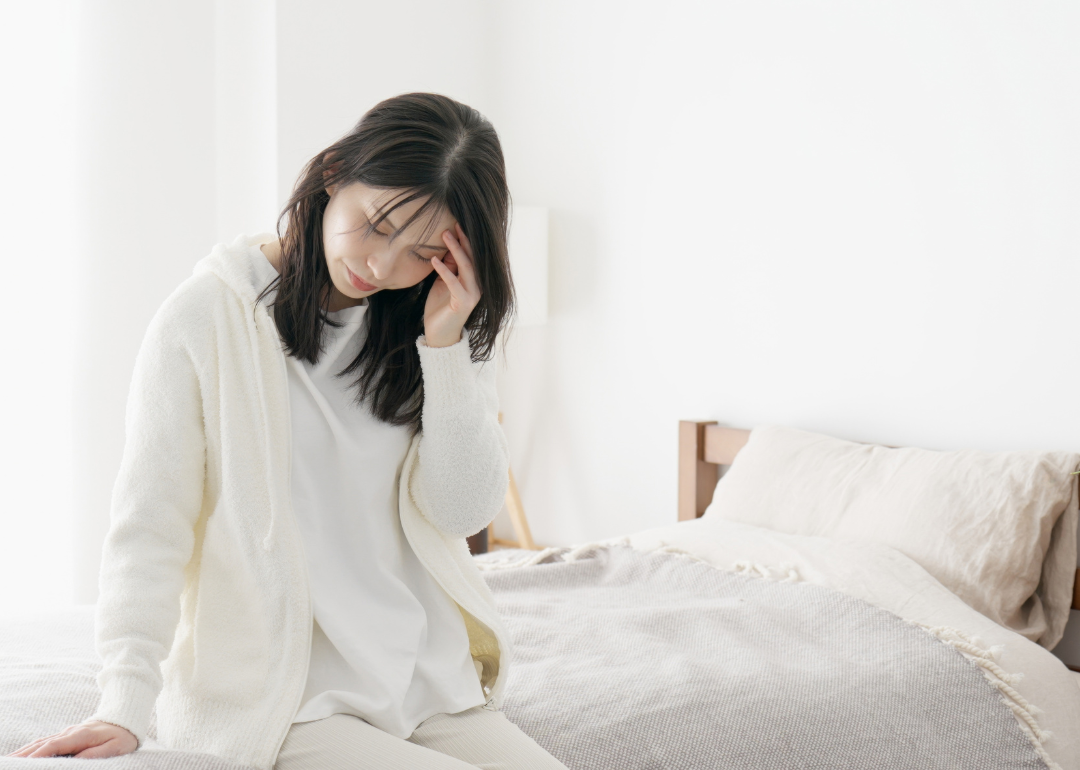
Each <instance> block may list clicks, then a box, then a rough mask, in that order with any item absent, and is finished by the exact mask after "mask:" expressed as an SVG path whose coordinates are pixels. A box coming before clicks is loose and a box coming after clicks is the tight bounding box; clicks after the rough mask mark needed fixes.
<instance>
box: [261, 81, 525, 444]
mask: <svg viewBox="0 0 1080 770" xmlns="http://www.w3.org/2000/svg"><path fill="white" fill-rule="evenodd" d="M352 182H361V183H363V184H365V185H368V186H369V187H377V188H385V189H392V190H397V191H401V192H402V193H403V194H401V195H398V196H397V197H396V198H395V199H394V200H392V201H390V202H389V203H388V204H387V205H385V206H384V207H383V208H382V210H381V211H379V213H378V215H377V217H376V218H375V220H374V221H372V222H371V229H374V228H376V227H378V226H379V225H380V224H381V223H382V221H383V220H384V219H385V218H386V216H387V215H388V214H390V213H391V212H393V211H394V210H395V209H396V208H397V207H399V206H401V205H403V204H405V203H408V202H410V201H413V200H417V199H420V198H424V197H426V198H427V200H426V201H424V203H423V205H422V206H420V208H419V209H418V210H417V211H416V212H415V213H414V214H413V215H412V216H411V217H409V219H408V220H407V221H405V222H404V223H402V225H401V229H402V230H404V229H405V228H406V227H408V226H409V225H410V224H412V222H413V221H415V220H416V219H417V218H418V217H420V216H422V215H424V214H425V213H427V214H429V216H430V220H429V224H428V227H430V226H431V225H432V224H434V223H435V222H436V220H437V219H438V212H440V211H442V210H447V211H449V212H450V214H451V216H453V217H454V219H456V220H457V221H458V223H459V224H460V225H461V229H462V230H463V231H464V232H465V235H466V236H467V237H468V239H469V242H470V244H471V245H472V251H473V263H474V266H475V269H476V277H477V281H478V282H479V284H480V290H481V292H482V294H481V296H480V301H479V303H478V304H477V306H476V307H475V308H474V309H473V311H472V313H471V314H470V315H469V318H468V320H467V321H466V322H465V329H466V331H467V333H468V336H469V341H468V345H469V348H470V350H471V357H472V360H473V361H481V360H489V359H491V357H492V356H493V354H494V350H495V340H496V337H497V335H498V333H499V330H500V329H501V328H502V326H503V324H504V322H507V321H508V320H509V318H510V316H511V314H512V313H513V311H514V306H515V298H514V284H513V280H512V279H511V276H510V263H509V259H508V257H507V252H506V238H507V227H508V216H509V208H510V192H509V189H508V187H507V184H506V169H505V165H504V162H503V155H502V147H501V145H500V144H499V138H498V136H497V135H496V133H495V129H494V128H493V127H492V125H491V123H489V122H488V120H487V119H486V118H485V117H484V116H483V115H481V114H480V113H479V112H477V111H476V110H474V109H473V108H472V107H468V106H466V105H464V104H461V103H460V102H457V101H454V100H453V99H451V98H449V97H446V96H442V95H439V94H427V93H412V94H403V95H401V96H395V97H393V98H391V99H387V100H385V101H382V102H380V103H379V104H377V105H375V106H374V107H372V108H371V109H370V110H369V111H368V112H367V113H366V114H365V115H364V116H363V117H362V118H361V119H360V122H359V123H357V124H356V126H355V127H354V128H353V130H352V131H350V132H349V133H348V134H346V135H345V136H343V137H342V138H341V139H339V140H338V141H337V142H335V143H334V144H332V145H331V146H330V147H327V148H326V149H325V150H323V151H322V152H320V153H319V154H318V155H316V156H315V157H314V158H312V159H311V160H310V161H309V162H308V164H307V165H306V166H305V167H304V170H303V171H302V172H301V174H300V178H299V181H298V182H297V184H296V187H295V188H294V190H293V193H292V197H291V198H290V199H289V202H288V203H287V204H286V206H285V208H284V209H283V210H282V212H281V216H280V217H279V218H278V222H277V232H278V237H279V238H280V240H281V270H280V275H279V276H278V277H277V278H276V279H275V280H274V281H273V282H272V283H271V284H270V285H269V286H267V287H266V288H265V289H264V290H263V292H262V293H261V294H260V295H259V297H258V300H262V299H263V298H264V296H266V295H267V294H268V293H269V292H270V291H271V290H272V289H273V288H274V287H275V286H276V287H277V296H276V297H275V299H274V302H273V308H274V322H275V323H276V324H277V328H278V332H279V333H280V335H281V339H282V341H283V342H284V345H285V351H286V353H287V354H288V355H291V356H294V357H296V358H300V359H304V360H307V361H309V362H311V363H313V364H314V363H316V362H317V361H318V358H319V355H320V353H321V352H322V349H321V344H320V340H321V338H322V332H323V326H324V324H327V323H329V324H330V325H331V326H340V325H341V324H339V323H336V322H335V321H333V320H332V319H329V318H327V317H326V312H327V308H328V307H329V302H330V295H331V291H330V290H331V284H332V281H331V278H330V273H329V270H328V269H327V266H326V257H325V254H324V251H323V234H322V224H323V212H324V211H325V209H326V204H327V203H328V202H329V200H330V196H329V194H328V193H327V192H326V188H327V187H329V186H332V185H335V184H338V185H346V184H350V183H352ZM431 215H434V216H431ZM283 220H284V221H286V226H285V233H284V235H282V233H281V228H282V221H283ZM423 237H427V233H425V234H424V236H423ZM437 278H438V274H437V273H435V272H432V273H431V274H430V275H428V276H427V277H426V278H424V280H423V281H421V282H420V283H418V284H416V285H415V286H412V287H410V288H407V289H393V290H391V289H384V290H382V291H379V292H376V293H375V294H372V295H371V296H369V297H368V303H369V307H368V309H367V312H366V323H367V324H368V328H367V336H366V339H365V341H364V345H363V347H362V348H361V350H360V353H359V354H358V355H357V356H356V358H355V359H354V360H353V361H352V363H351V364H350V365H349V366H348V367H346V368H345V369H344V370H342V371H341V372H340V373H339V375H346V374H350V373H353V372H357V373H358V375H357V378H356V380H355V385H356V388H357V398H356V400H357V402H358V403H366V404H367V406H368V407H369V408H370V409H371V411H372V413H373V414H374V415H375V417H376V418H378V419H379V420H382V421H383V422H387V423H390V424H393V425H410V426H412V427H413V429H414V431H416V430H419V429H420V428H421V412H422V409H423V404H424V383H423V378H422V376H421V371H420V355H419V353H418V352H417V349H416V338H417V337H419V336H420V335H421V334H422V333H423V331H424V303H425V302H426V301H427V295H428V292H429V291H430V289H431V286H432V284H433V283H434V282H435V280H436V279H437ZM258 300H257V301H258Z"/></svg>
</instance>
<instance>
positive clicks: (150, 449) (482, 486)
mask: <svg viewBox="0 0 1080 770" xmlns="http://www.w3.org/2000/svg"><path fill="white" fill-rule="evenodd" d="M273 238H274V236H273V235H272V234H262V235H257V236H248V235H243V236H240V237H238V238H237V239H236V240H235V241H234V242H233V243H232V244H228V245H225V244H218V245H217V246H215V247H214V248H213V250H212V251H211V253H210V254H209V255H208V256H206V257H204V258H203V259H201V260H200V261H199V262H198V263H197V264H196V265H195V269H194V273H193V275H192V276H190V277H189V278H187V279H186V280H185V281H183V282H182V283H181V284H180V285H179V286H178V287H177V288H176V290H175V291H173V293H172V294H171V295H169V297H168V298H167V299H166V300H165V302H164V303H163V304H162V306H161V307H160V309H159V310H158V311H157V313H156V314H155V315H154V317H153V319H152V320H151V322H150V325H149V328H148V329H147V332H146V336H145V338H144V340H143V343H142V346H141V347H140V349H139V353H138V356H137V358H136V362H135V370H134V375H133V378H132V382H131V389H130V393H129V396H128V401H127V407H126V415H125V428H126V441H125V445H124V452H123V458H122V460H121V464H120V470H119V474H118V476H117V478H116V483H115V486H114V488H113V493H112V506H111V526H110V529H109V533H108V535H107V537H106V540H105V545H104V550H103V556H102V567H101V573H100V580H99V586H100V596H99V599H98V602H97V607H96V611H95V622H96V629H95V633H96V646H97V651H98V653H99V655H100V656H101V659H102V662H103V668H102V669H101V671H100V673H99V674H98V678H97V681H98V685H99V686H100V688H101V693H102V695H101V700H100V703H99V706H98V709H97V711H95V712H94V714H93V715H92V716H91V717H89V719H97V720H101V721H105V722H110V723H113V724H116V725H120V726H122V727H125V728H127V729H128V730H130V731H131V732H132V733H134V734H135V736H136V737H137V738H138V739H139V742H140V745H142V742H143V741H144V740H145V738H146V734H147V728H148V725H149V723H150V719H151V714H152V709H154V707H155V702H156V722H157V739H158V741H159V742H160V743H161V744H163V745H164V746H165V747H167V748H173V749H183V750H187V751H200V752H207V753H210V754H215V755H218V756H220V757H223V758H226V759H230V760H233V761H235V762H238V763H241V764H245V765H251V766H254V767H258V768H262V770H272V768H273V765H274V762H275V761H276V758H277V753H278V750H279V749H280V747H281V744H282V742H283V741H284V740H285V735H286V733H287V732H288V729H289V726H290V723H291V721H292V719H293V716H294V714H295V713H296V710H297V708H298V707H299V705H300V699H301V697H302V695H303V688H304V683H305V681H306V678H307V666H308V659H309V655H310V649H311V632H312V609H311V597H310V592H309V587H308V576H307V565H306V563H305V561H304V552H303V546H302V543H301V540H300V533H299V530H298V528H297V524H296V521H295V519H294V516H293V512H292V509H291V497H290V486H289V484H290V476H289V474H290V464H291V447H292V441H291V433H290V428H291V425H290V412H289V394H288V381H287V374H286V368H285V353H284V351H283V348H282V343H281V340H280V337H279V335H278V331H277V327H276V326H275V325H274V322H273V319H272V317H271V316H270V312H269V309H268V307H267V305H266V303H265V300H264V301H263V302H260V303H259V304H258V305H257V306H256V305H255V298H256V296H257V295H258V293H259V292H260V291H261V290H262V288H263V287H262V286H258V285H256V277H255V276H256V273H255V272H254V270H253V266H252V263H251V260H252V259H254V258H256V257H255V255H258V257H262V254H261V252H260V251H258V244H260V243H265V242H267V241H269V240H272V239H273ZM263 258H264V257H263ZM417 347H418V349H419V352H420V362H421V367H422V372H423V379H424V388H425V400H424V407H423V431H422V432H421V433H420V434H418V435H417V436H415V437H414V438H413V440H412V442H411V444H410V445H409V450H408V453H407V454H406V457H405V461H404V465H403V466H402V471H401V483H400V487H399V495H398V497H399V501H398V503H399V506H398V507H399V515H400V517H401V525H402V528H403V530H404V532H405V535H406V537H407V539H408V541H409V543H410V545H411V546H412V548H413V550H414V551H415V552H416V555H417V556H418V557H419V559H420V561H421V562H422V563H423V564H424V566H425V567H426V568H427V569H428V570H430V572H431V573H432V575H433V576H434V577H435V578H436V580H437V581H438V582H439V584H440V585H442V587H443V588H444V589H445V590H446V591H447V593H449V594H450V596H451V597H452V598H453V599H454V601H455V602H456V603H457V605H458V607H459V608H460V610H461V613H462V616H463V617H464V619H465V624H466V628H467V630H468V633H469V642H470V651H471V654H472V657H473V659H474V661H475V662H476V664H477V672H478V676H479V677H480V683H481V686H482V688H483V690H484V692H485V694H486V695H487V696H488V702H489V703H492V704H493V705H495V706H496V707H499V706H501V705H502V691H503V686H504V683H505V681H506V673H507V667H508V664H509V661H510V655H511V654H512V651H511V646H510V641H509V639H508V637H507V634H506V631H505V628H504V626H503V624H502V622H501V620H500V618H499V615H498V613H497V611H496V608H495V603H494V599H493V597H492V595H491V593H490V591H489V590H488V588H487V584H486V583H485V582H484V580H483V578H482V577H481V575H480V572H479V570H478V569H477V567H476V565H475V563H474V562H473V560H472V557H471V556H470V554H469V550H468V546H467V544H466V542H465V539H464V538H465V536H467V535H471V534H473V533H475V532H479V531H480V530H481V529H483V528H484V527H485V526H486V525H487V524H488V523H489V522H490V521H491V520H492V519H493V518H494V517H495V515H496V514H497V513H498V511H499V508H500V506H501V504H502V500H503V496H504V494H505V491H506V485H507V469H508V464H509V460H508V452H507V446H506V439H505V436H504V435H503V433H502V428H501V427H500V425H499V424H498V402H497V396H496V393H495V386H494V376H495V371H494V369H495V367H494V365H493V364H487V365H484V364H477V363H474V362H472V361H471V360H470V358H469V347H468V336H467V335H463V339H462V340H461V341H460V342H458V343H457V344H454V345H451V346H449V347H445V348H429V347H427V346H426V345H425V344H424V338H423V336H421V337H420V338H419V339H418V340H417Z"/></svg>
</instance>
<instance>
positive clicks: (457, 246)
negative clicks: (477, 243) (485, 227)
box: [443, 224, 479, 299]
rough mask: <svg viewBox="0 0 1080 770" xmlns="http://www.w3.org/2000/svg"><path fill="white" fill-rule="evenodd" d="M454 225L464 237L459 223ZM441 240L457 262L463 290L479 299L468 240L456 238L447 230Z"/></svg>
mask: <svg viewBox="0 0 1080 770" xmlns="http://www.w3.org/2000/svg"><path fill="white" fill-rule="evenodd" d="M454 227H455V228H456V229H457V230H458V232H459V233H460V235H461V237H462V238H464V236H465V233H464V232H462V230H461V225H458V224H455V225H454ZM443 241H444V242H445V243H446V246H447V248H448V249H450V254H451V255H452V256H453V257H454V261H455V262H457V266H458V271H457V275H458V278H459V279H460V280H461V283H462V285H463V286H464V287H465V290H466V291H468V293H469V296H470V297H472V296H474V295H475V297H476V298H477V299H479V292H478V291H477V288H476V287H477V281H476V272H475V270H474V269H473V258H472V253H471V251H472V250H471V248H467V246H468V240H467V239H465V240H458V238H457V237H456V236H455V235H454V234H453V233H451V232H450V231H449V230H446V231H444V232H443Z"/></svg>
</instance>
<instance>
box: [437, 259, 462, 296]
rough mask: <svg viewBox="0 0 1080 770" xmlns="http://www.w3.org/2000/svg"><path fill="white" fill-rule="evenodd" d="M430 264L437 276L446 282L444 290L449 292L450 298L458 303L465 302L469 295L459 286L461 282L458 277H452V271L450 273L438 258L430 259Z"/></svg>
mask: <svg viewBox="0 0 1080 770" xmlns="http://www.w3.org/2000/svg"><path fill="white" fill-rule="evenodd" d="M431 264H432V266H433V267H434V268H435V272H436V273H438V274H439V277H440V278H442V279H443V281H445V282H446V288H448V289H449V290H450V296H452V297H453V298H454V299H455V300H457V301H458V302H465V301H467V300H468V298H469V297H468V294H469V293H468V292H467V291H465V287H464V286H462V285H461V281H459V280H458V277H457V276H456V275H454V273H453V271H451V270H450V268H448V267H447V266H446V265H445V264H444V263H443V261H442V260H441V259H439V258H438V257H432V259H431Z"/></svg>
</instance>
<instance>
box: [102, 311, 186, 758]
mask: <svg viewBox="0 0 1080 770" xmlns="http://www.w3.org/2000/svg"><path fill="white" fill-rule="evenodd" d="M124 427H125V434H126V437H125V443H124V450H123V455H122V458H121V461H120V469H119V473H118V474H117V477H116V481H115V483H114V485H113V491H112V502H111V507H110V527H109V531H108V534H107V535H106V537H105V543H104V548H103V551H102V561H101V571H100V575H99V580H98V586H99V596H98V601H97V605H96V608H95V616H94V620H95V645H96V648H97V652H98V655H99V656H100V657H101V660H102V668H101V670H100V672H99V673H98V675H97V683H98V686H99V688H100V690H101V698H100V701H99V704H98V708H97V711H95V712H94V714H93V715H92V716H91V717H89V720H100V721H103V722H109V723H112V724H115V725H119V726H121V727H124V728H127V729H128V730H130V731H131V732H132V733H133V734H134V735H135V737H136V738H138V740H139V745H140V746H141V745H142V744H143V743H144V741H145V739H146V734H147V729H148V726H149V723H150V715H151V710H152V708H153V706H154V703H155V701H156V700H157V696H158V693H159V692H160V691H161V687H162V675H161V661H162V660H163V659H164V658H166V657H167V656H168V653H169V650H170V648H171V647H172V642H173V637H174V635H175V632H176V627H177V624H178V623H179V619H180V602H179V599H180V594H181V592H182V590H183V587H184V567H185V565H186V564H187V563H188V561H189V560H190V558H191V555H192V551H193V549H194V543H195V533H194V527H195V524H196V521H197V519H198V517H199V514H200V510H201V507H202V495H203V484H204V479H205V470H206V464H205V463H206V461H205V457H206V441H205V433H204V430H203V415H202V402H201V396H200V389H199V383H198V378H197V375H196V371H195V367H194V364H193V361H192V358H191V356H190V355H189V353H188V350H187V349H186V348H185V346H184V345H183V344H182V343H181V342H180V341H179V340H178V339H177V337H176V335H175V334H173V333H171V332H170V325H169V322H168V320H167V316H165V314H163V313H162V311H160V310H159V312H158V314H157V315H156V316H155V317H154V319H153V320H152V321H151V323H150V326H149V328H148V329H147V333H146V336H145V337H144V339H143V342H142V345H141V347H140V349H139V352H138V355H137V356H136V359H135V369H134V373H133V376H132V380H131V387H130V390H129V393H128V399H127V404H126V410H125V419H124Z"/></svg>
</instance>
